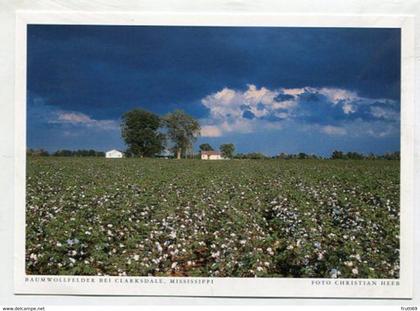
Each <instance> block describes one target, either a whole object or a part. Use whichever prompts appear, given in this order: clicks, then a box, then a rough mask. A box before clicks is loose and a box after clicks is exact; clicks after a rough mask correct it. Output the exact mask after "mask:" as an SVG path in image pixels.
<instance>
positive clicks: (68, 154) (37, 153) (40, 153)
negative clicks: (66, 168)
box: [26, 148, 105, 157]
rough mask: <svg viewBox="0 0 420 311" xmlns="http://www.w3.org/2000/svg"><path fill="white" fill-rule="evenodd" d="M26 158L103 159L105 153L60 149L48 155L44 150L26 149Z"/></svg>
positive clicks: (90, 150)
mask: <svg viewBox="0 0 420 311" xmlns="http://www.w3.org/2000/svg"><path fill="white" fill-rule="evenodd" d="M26 154H27V155H28V156H45V157H48V156H55V157H104V156H105V152H103V151H96V150H93V149H89V150H87V149H79V150H68V149H61V150H57V151H55V152H52V153H49V152H48V151H47V150H44V149H42V148H41V149H31V148H30V149H28V150H27V151H26Z"/></svg>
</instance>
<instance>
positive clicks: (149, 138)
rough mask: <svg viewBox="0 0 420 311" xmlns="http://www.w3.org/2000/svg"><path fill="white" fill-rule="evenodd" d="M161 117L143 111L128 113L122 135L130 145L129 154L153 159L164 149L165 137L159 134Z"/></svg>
mask: <svg viewBox="0 0 420 311" xmlns="http://www.w3.org/2000/svg"><path fill="white" fill-rule="evenodd" d="M160 126H161V120H160V118H159V116H157V115H155V114H153V113H151V112H148V111H145V110H141V109H134V110H131V111H129V112H126V113H125V114H124V115H123V117H122V124H121V134H122V138H123V139H124V141H125V143H126V144H127V145H128V150H127V153H129V154H131V155H134V156H140V157H153V156H155V155H156V154H158V153H160V152H161V151H162V150H163V149H164V142H165V136H164V135H163V134H162V133H161V132H159V128H160Z"/></svg>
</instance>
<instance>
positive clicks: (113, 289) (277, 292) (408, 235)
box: [14, 11, 415, 299]
mask: <svg viewBox="0 0 420 311" xmlns="http://www.w3.org/2000/svg"><path fill="white" fill-rule="evenodd" d="M27 24H84V25H165V26H170V25H173V26H175V25H184V26H279V27H282V26H283V27H368V28H369V27H371V28H400V29H401V199H400V203H401V204H400V208H401V210H400V221H401V226H400V230H401V232H400V239H401V241H400V267H401V270H400V279H399V280H398V282H399V285H398V286H396V285H383V286H382V285H378V286H354V285H353V286H352V285H337V284H336V283H335V282H340V281H346V280H348V281H350V280H352V279H307V278H186V277H183V278H170V277H162V278H156V277H153V278H148V277H97V276H89V277H84V276H65V277H64V276H61V278H62V279H64V278H65V279H66V280H67V281H69V280H76V279H78V281H79V282H25V277H26V275H25V180H26V178H25V176H26V26H27ZM414 52H415V50H414V17H413V16H409V15H386V16H385V15H381V16H377V15H312V14H300V15H290V14H284V15H282V14H267V13H264V14H260V13H259V14H251V13H230V14H218V13H217V14H216V13H210V14H207V13H203V14H201V13H200V14H197V13H194V14H193V13H182V14H181V13H125V12H124V13H109V12H85V11H81V12H76V11H73V12H68V11H66V12H59V11H57V12H52V11H48V12H41V11H18V12H17V14H16V83H15V155H16V156H15V168H16V169H15V258H14V264H15V267H14V268H15V271H14V272H15V280H14V285H15V293H16V294H71V295H161V296H225V297H320V298H325V297H334V298H388V299H393V298H394V299H395V298H405V299H408V298H411V297H412V290H413V277H412V274H413V247H414V243H413V222H414V220H413V214H414V213H413V208H414V200H413V196H414V192H413V191H414V187H413V185H414V125H415V119H414V117H415V115H414V63H415V57H414V55H415V54H414ZM31 277H34V276H31ZM38 277H39V278H44V279H47V278H51V279H54V278H58V276H38ZM82 279H83V280H84V281H87V280H94V283H91V282H80V281H81V280H82ZM100 279H102V280H103V279H109V281H110V282H109V283H99V280H100ZM124 279H132V280H135V279H137V280H145V279H154V280H156V279H163V280H164V281H165V283H164V284H159V283H158V284H156V283H155V284H135V283H119V282H117V281H124ZM187 279H189V280H193V279H200V280H203V282H210V281H212V284H208V283H203V284H171V283H169V282H170V280H178V281H180V280H187ZM354 280H363V279H354ZM365 280H368V279H365ZM314 281H320V282H328V281H329V282H331V284H330V285H313V282H314ZM369 281H376V282H377V283H378V284H381V282H383V281H389V282H394V284H395V281H396V280H395V279H389V280H386V279H369Z"/></svg>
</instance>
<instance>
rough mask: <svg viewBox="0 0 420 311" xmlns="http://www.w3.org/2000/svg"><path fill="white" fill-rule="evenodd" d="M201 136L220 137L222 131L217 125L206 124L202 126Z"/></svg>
mask: <svg viewBox="0 0 420 311" xmlns="http://www.w3.org/2000/svg"><path fill="white" fill-rule="evenodd" d="M201 136H203V137H220V136H222V131H221V130H220V128H218V127H216V126H211V125H206V126H203V127H202V128H201Z"/></svg>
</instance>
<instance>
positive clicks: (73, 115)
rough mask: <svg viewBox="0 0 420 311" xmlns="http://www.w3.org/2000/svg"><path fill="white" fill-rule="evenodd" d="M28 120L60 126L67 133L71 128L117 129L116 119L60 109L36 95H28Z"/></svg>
mask: <svg viewBox="0 0 420 311" xmlns="http://www.w3.org/2000/svg"><path fill="white" fill-rule="evenodd" d="M28 121H29V122H30V124H31V125H32V126H36V127H43V126H48V125H50V126H51V125H54V126H55V127H59V128H62V129H63V130H64V132H63V133H67V134H69V133H70V132H71V130H76V129H82V130H83V129H90V130H96V131H116V130H119V121H118V120H99V119H94V118H92V117H91V116H89V115H87V114H85V113H82V112H78V111H67V110H62V109H60V108H58V107H56V106H52V105H48V104H46V103H45V101H44V100H43V99H42V98H40V97H37V96H32V94H30V96H28Z"/></svg>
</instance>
